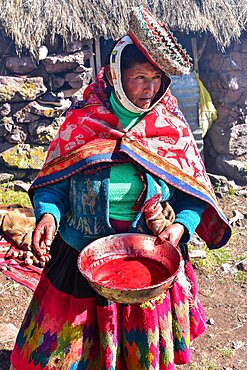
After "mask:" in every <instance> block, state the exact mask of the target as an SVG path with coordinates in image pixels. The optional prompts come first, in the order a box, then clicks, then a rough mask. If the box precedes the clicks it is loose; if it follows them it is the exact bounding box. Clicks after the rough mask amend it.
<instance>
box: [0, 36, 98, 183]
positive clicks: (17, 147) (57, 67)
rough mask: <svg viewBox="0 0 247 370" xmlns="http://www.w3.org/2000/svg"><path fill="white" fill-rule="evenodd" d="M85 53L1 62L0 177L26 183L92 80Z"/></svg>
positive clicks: (80, 46) (83, 49) (76, 48)
mask: <svg viewBox="0 0 247 370" xmlns="http://www.w3.org/2000/svg"><path fill="white" fill-rule="evenodd" d="M91 56H92V51H91V49H90V48H89V47H88V46H87V45H86V44H85V43H83V42H79V43H76V44H71V45H70V47H68V48H67V50H66V51H65V52H62V53H57V54H54V53H52V54H49V50H48V49H47V48H46V47H42V48H41V49H40V56H39V60H38V61H37V60H33V59H32V58H30V57H29V56H27V55H23V56H21V57H19V56H17V55H15V52H14V51H12V55H7V56H4V65H2V66H1V76H0V172H1V173H9V174H13V175H14V177H15V178H16V179H17V180H19V179H22V180H27V181H32V180H33V178H34V177H35V175H36V174H37V172H38V170H39V169H40V168H41V166H42V164H43V162H44V159H45V156H46V152H47V148H48V145H49V143H50V141H51V140H52V139H53V138H54V136H55V134H56V132H57V130H58V128H59V126H60V125H61V123H62V122H63V121H64V118H65V117H64V116H65V114H64V113H65V111H66V110H67V108H68V107H69V106H70V105H71V103H72V102H73V101H74V100H75V99H77V98H78V97H80V96H81V95H82V92H83V90H84V88H85V86H86V85H87V84H88V83H89V82H90V80H91V78H92V68H91V67H89V66H88V65H89V63H88V61H89V58H90V57H91Z"/></svg>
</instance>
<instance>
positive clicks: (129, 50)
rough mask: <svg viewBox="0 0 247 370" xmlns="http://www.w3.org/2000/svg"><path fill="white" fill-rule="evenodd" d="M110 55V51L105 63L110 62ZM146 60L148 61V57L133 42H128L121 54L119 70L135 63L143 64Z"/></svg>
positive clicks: (123, 69)
mask: <svg viewBox="0 0 247 370" xmlns="http://www.w3.org/2000/svg"><path fill="white" fill-rule="evenodd" d="M113 48H114V47H113ZM113 48H112V49H113ZM110 56H111V53H109V54H108V55H107V57H106V60H105V65H107V64H110ZM147 62H149V60H148V58H147V57H146V56H145V55H144V54H143V53H142V52H141V51H140V50H139V49H138V48H137V47H136V46H135V45H134V44H129V45H127V46H125V48H124V49H123V51H122V54H121V71H122V72H123V71H125V70H126V69H129V68H131V67H133V66H134V65H135V64H144V63H147Z"/></svg>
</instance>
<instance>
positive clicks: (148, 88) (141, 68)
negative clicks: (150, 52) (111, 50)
mask: <svg viewBox="0 0 247 370" xmlns="http://www.w3.org/2000/svg"><path fill="white" fill-rule="evenodd" d="M161 79H162V72H161V71H160V70H159V69H158V68H157V67H155V66H154V65H153V64H151V63H149V62H146V63H143V64H135V65H134V66H133V67H131V68H129V69H126V70H125V71H124V72H123V74H122V85H123V89H124V91H125V94H126V96H127V97H128V99H129V100H130V101H131V102H132V103H133V104H135V105H136V106H137V107H139V108H142V109H148V108H149V107H150V105H151V104H152V101H153V99H154V97H155V95H156V94H157V92H158V91H159V89H160V86H161Z"/></svg>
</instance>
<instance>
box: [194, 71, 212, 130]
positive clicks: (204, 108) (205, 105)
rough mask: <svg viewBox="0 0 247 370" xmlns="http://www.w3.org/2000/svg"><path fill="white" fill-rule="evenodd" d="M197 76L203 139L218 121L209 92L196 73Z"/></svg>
mask: <svg viewBox="0 0 247 370" xmlns="http://www.w3.org/2000/svg"><path fill="white" fill-rule="evenodd" d="M195 75H196V80H197V83H198V86H199V90H200V109H199V123H200V126H201V128H202V137H204V136H205V135H206V133H207V131H208V129H209V128H210V126H211V125H212V123H213V121H215V120H216V119H217V110H216V108H215V106H214V105H213V102H212V99H211V96H210V94H209V92H208V90H207V89H206V87H205V86H204V85H203V83H202V81H201V80H200V79H199V77H198V75H197V74H196V73H195Z"/></svg>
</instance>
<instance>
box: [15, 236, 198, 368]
mask: <svg viewBox="0 0 247 370" xmlns="http://www.w3.org/2000/svg"><path fill="white" fill-rule="evenodd" d="M51 254H52V259H51V261H50V262H49V264H48V266H47V267H46V268H45V269H44V271H43V274H42V276H41V279H40V282H39V284H38V286H37V288H36V291H35V292H34V296H33V299H32V301H31V303H30V306H29V308H28V310H27V313H26V315H25V318H24V321H23V323H22V326H21V328H20V331H19V334H18V336H17V340H16V344H15V347H14V349H13V352H12V355H11V363H12V365H13V366H14V368H15V369H16V370H41V369H42V370H55V369H61V370H139V369H140V370H172V369H174V366H175V364H185V363H188V362H189V361H190V358H191V350H190V344H191V341H192V340H193V339H194V338H196V337H197V336H198V335H200V334H202V333H203V332H204V330H205V316H204V312H203V308H202V305H201V302H200V300H199V297H198V294H197V287H196V280H195V274H194V271H193V267H192V265H191V263H190V262H187V263H186V265H185V275H186V277H187V280H188V281H189V283H190V291H189V292H185V290H184V288H183V287H182V285H180V283H179V280H178V281H176V282H175V283H174V285H173V286H172V288H170V289H169V290H168V291H167V292H165V293H164V295H163V296H162V297H160V298H159V299H158V300H156V301H152V302H150V304H147V305H141V304H132V305H127V304H119V303H114V302H112V301H109V300H107V299H105V298H103V297H101V296H100V295H98V294H97V293H95V291H94V290H93V289H92V288H91V287H90V286H89V284H88V283H87V281H86V280H85V279H84V278H83V276H82V275H81V274H80V272H79V270H78V267H77V258H78V252H77V251H76V250H75V249H73V248H71V247H69V246H68V245H67V244H66V243H65V242H64V241H63V240H62V239H61V238H60V236H59V234H58V235H57V236H56V238H55V240H54V242H53V245H52V249H51Z"/></svg>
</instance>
